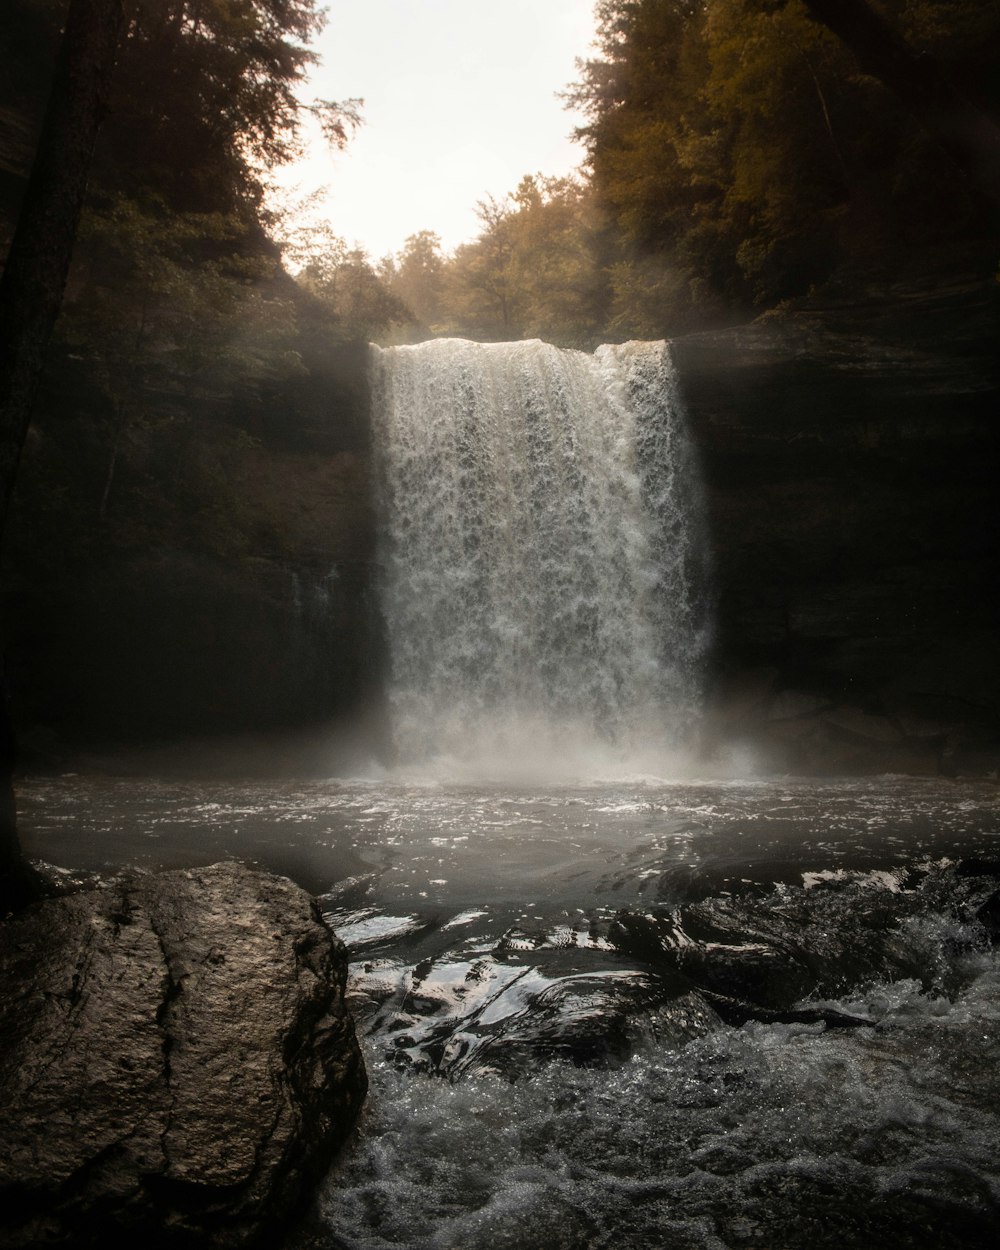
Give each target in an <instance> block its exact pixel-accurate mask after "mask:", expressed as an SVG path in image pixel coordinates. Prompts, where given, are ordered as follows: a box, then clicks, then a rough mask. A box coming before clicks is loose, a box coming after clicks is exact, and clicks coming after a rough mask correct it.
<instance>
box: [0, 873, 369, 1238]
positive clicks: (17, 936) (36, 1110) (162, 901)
mask: <svg viewBox="0 0 1000 1250" xmlns="http://www.w3.org/2000/svg"><path fill="white" fill-rule="evenodd" d="M345 976H346V957H345V953H344V948H343V946H342V944H341V943H340V942H339V941H338V940H337V939H336V938H335V937H334V936H333V934H331V932H330V931H329V929H327V928H326V926H325V925H324V924H323V922H322V920H321V919H320V917H319V913H318V911H317V910H316V908H315V905H314V903H313V902H312V900H311V899H310V898H309V896H308V895H307V894H306V893H305V892H304V891H302V890H301V889H299V888H298V887H297V886H295V885H294V884H293V883H292V882H290V881H287V880H284V879H282V878H276V877H272V876H269V875H267V874H265V873H261V872H256V871H254V870H251V869H249V868H246V867H243V866H241V865H238V864H218V865H215V866H213V867H210V868H202V869H195V870H192V871H186V872H170V873H162V874H158V875H151V876H143V877H136V878H133V879H131V880H129V881H127V882H125V883H119V884H117V885H115V886H109V887H106V888H102V889H99V890H91V891H87V892H82V893H79V894H71V895H66V896H64V897H62V898H58V899H51V900H47V901H45V902H43V903H39V904H36V905H34V906H33V907H31V908H29V909H28V910H27V911H25V912H24V913H22V914H21V915H20V916H19V917H17V918H16V919H14V920H11V921H9V922H7V923H6V924H4V925H0V977H2V982H0V984H2V987H3V993H2V1000H0V1107H2V1108H3V1111H2V1113H0V1247H3V1248H5V1250H7V1248H13V1247H18V1248H19V1250H21V1248H24V1247H31V1246H35V1245H39V1246H40V1245H69V1244H72V1245H74V1246H89V1245H92V1244H93V1245H96V1244H103V1245H109V1244H110V1245H114V1244H119V1242H127V1243H130V1244H144V1245H145V1246H146V1247H154V1246H155V1247H159V1246H164V1247H168V1246H180V1245H183V1246H186V1247H191V1246H222V1247H230V1246H231V1247H237V1246H247V1245H252V1244H255V1243H257V1242H259V1241H261V1240H262V1239H264V1238H267V1237H268V1236H269V1234H273V1232H274V1230H275V1228H276V1226H277V1225H278V1224H279V1222H280V1221H282V1220H283V1219H286V1218H287V1217H288V1216H289V1215H290V1214H291V1213H293V1212H294V1211H295V1210H296V1208H297V1207H299V1206H300V1205H301V1204H302V1202H303V1201H304V1200H305V1199H306V1198H307V1197H308V1194H309V1191H310V1188H311V1186H312V1184H313V1183H314V1182H316V1181H317V1180H318V1179H319V1178H320V1177H321V1176H322V1174H323V1172H324V1171H325V1170H326V1168H327V1167H328V1166H329V1164H330V1161H331V1159H332V1157H333V1155H334V1153H335V1151H336V1150H337V1148H338V1147H339V1146H340V1145H341V1144H342V1143H343V1141H344V1140H345V1138H346V1137H347V1135H348V1133H349V1132H350V1130H351V1128H352V1126H353V1124H354V1120H355V1118H356V1116H357V1112H358V1110H359V1108H360V1106H361V1103H362V1100H363V1098H364V1094H365V1089H366V1078H365V1072H364V1065H363V1061H362V1058H361V1054H360V1051H359V1048H358V1044H357V1040H356V1038H355V1034H354V1026H353V1023H352V1021H351V1019H350V1016H349V1014H348V1013H347V1011H346V1009H345V1007H344V999H343V991H344V981H345Z"/></svg>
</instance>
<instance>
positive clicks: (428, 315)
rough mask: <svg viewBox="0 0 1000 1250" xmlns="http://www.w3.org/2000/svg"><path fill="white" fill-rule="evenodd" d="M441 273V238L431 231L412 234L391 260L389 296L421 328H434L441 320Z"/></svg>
mask: <svg viewBox="0 0 1000 1250" xmlns="http://www.w3.org/2000/svg"><path fill="white" fill-rule="evenodd" d="M444 270H445V258H444V256H443V255H442V252H441V237H440V235H437V234H435V233H434V231H433V230H419V231H418V232H417V233H416V234H411V235H410V236H409V237H408V238H407V240H406V242H405V243H404V244H403V250H402V251H401V252H398V253H397V254H396V256H395V258H394V263H393V268H392V273H391V278H390V281H391V288H392V292H393V294H394V295H395V296H396V297H397V298H398V299H399V300H401V301H402V303H403V304H405V305H406V307H407V308H408V309H409V310H410V313H411V314H412V318H413V320H414V321H416V322H419V323H420V324H421V325H423V326H427V327H433V326H435V325H437V324H438V323H439V322H440V320H441V317H442V312H443V298H444Z"/></svg>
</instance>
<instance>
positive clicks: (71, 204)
mask: <svg viewBox="0 0 1000 1250" xmlns="http://www.w3.org/2000/svg"><path fill="white" fill-rule="evenodd" d="M123 23H124V6H123V0H70V4H69V9H68V11H67V16H66V26H65V30H64V33H63V39H62V45H61V47H60V51H59V59H58V62H57V64H56V68H55V74H54V76H53V80H52V90H51V93H50V96H49V103H48V107H47V109H46V113H45V121H44V123H43V126H42V134H41V137H40V139H39V143H38V151H37V153H36V155H35V162H34V165H33V167H32V171H31V177H30V179H29V181H28V186H27V190H26V191H25V196H24V202H23V204H22V206H21V212H20V215H19V217H18V222H17V229H16V231H15V233H14V239H13V242H12V243H11V247H10V255H9V256H8V258H7V264H6V267H5V268H4V273H3V278H2V280H0V534H2V529H3V525H4V522H5V521H6V517H7V512H8V509H9V507H10V499H11V495H12V494H13V490H14V481H15V479H16V477H17V467H18V463H19V461H20V458H21V449H22V447H23V446H24V439H25V436H26V434H27V432H28V422H29V420H30V418H31V408H32V404H33V402H34V399H35V394H36V392H37V390H38V383H39V381H40V378H41V373H42V366H43V364H44V360H45V353H46V349H47V347H48V342H49V338H50V336H51V334H52V327H53V326H54V325H55V321H56V317H57V316H58V314H59V308H60V305H61V304H62V298H63V292H64V290H65V287H66V276H67V274H68V272H69V263H70V258H71V256H72V252H73V244H74V242H75V240H76V231H77V226H78V224H79V220H80V210H81V208H82V206H83V197H84V194H85V192H86V189H87V177H88V174H89V172H90V162H91V158H92V156H93V151H94V142H95V140H96V138H97V132H98V130H99V129H100V125H101V122H102V120H103V118H104V115H105V112H106V111H107V97H108V88H109V85H110V82H111V74H112V71H113V69H114V61H115V53H116V50H117V47H118V41H119V38H120V37H121V31H122V26H123ZM13 756H14V744H13V733H12V731H11V727H10V722H9V717H8V712H7V704H6V698H5V697H3V695H2V694H0V908H3V909H5V908H7V907H9V906H11V905H13V904H15V903H17V902H18V901H19V899H20V898H21V897H22V896H23V894H24V891H25V888H26V886H25V882H26V879H27V878H26V873H25V870H24V868H23V865H22V863H21V855H20V847H19V844H18V839H17V829H16V824H15V817H14V803H13V792H12V788H11V776H12V771H13Z"/></svg>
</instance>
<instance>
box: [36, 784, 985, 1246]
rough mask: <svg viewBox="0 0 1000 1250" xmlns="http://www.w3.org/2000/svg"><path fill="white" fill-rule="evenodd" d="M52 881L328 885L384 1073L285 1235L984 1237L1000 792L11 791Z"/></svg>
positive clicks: (351, 787) (377, 1073) (294, 787)
mask: <svg viewBox="0 0 1000 1250" xmlns="http://www.w3.org/2000/svg"><path fill="white" fill-rule="evenodd" d="M19 801H20V809H21V821H22V834H23V840H24V843H25V847H26V850H27V852H28V853H29V854H30V855H32V856H34V857H36V858H40V859H43V860H46V861H48V862H51V863H54V864H58V865H60V867H61V868H62V869H63V870H64V871H65V872H66V874H67V876H68V877H69V878H76V879H79V880H87V879H88V878H89V877H90V876H91V874H96V875H98V876H100V877H102V878H103V877H107V876H109V875H112V874H114V873H115V872H117V871H118V870H120V869H121V868H123V867H139V868H144V869H145V868H148V869H151V868H156V867H177V866H184V865H194V864H202V863H208V862H212V861H216V860H220V859H225V858H228V857H237V858H240V859H249V860H254V861H256V862H259V863H261V864H262V865H264V866H266V867H268V868H271V869H274V870H276V871H279V872H283V873H286V874H288V875H290V876H292V877H293V878H295V879H297V880H298V881H300V882H301V883H302V884H303V885H305V886H307V887H308V888H309V889H310V890H312V891H313V892H314V893H316V894H317V895H318V896H319V898H320V904H321V906H322V908H323V910H324V912H325V914H326V915H327V917H328V919H329V920H330V921H331V923H332V924H333V925H334V926H335V927H336V929H337V930H338V932H339V933H340V934H341V936H342V937H343V939H344V940H345V942H347V944H348V947H349V950H350V957H351V981H350V988H349V994H350V1000H351V1003H352V1006H353V1008H354V1011H355V1014H356V1018H357V1021H358V1026H359V1030H360V1032H361V1035H362V1039H363V1044H364V1047H365V1052H366V1059H367V1063H368V1067H369V1073H370V1077H371V1082H372V1089H371V1094H370V1097H369V1103H368V1107H367V1110H366V1112H365V1114H364V1116H363V1119H362V1123H361V1125H360V1127H359V1130H358V1133H357V1135H356V1139H355V1141H354V1142H353V1143H352V1145H351V1146H350V1148H349V1149H348V1150H347V1151H346V1153H345V1155H344V1157H343V1158H342V1160H341V1161H340V1163H339V1164H338V1166H337V1167H336V1169H335V1170H334V1173H333V1175H332V1176H331V1178H330V1180H329V1182H328V1184H327V1185H326V1187H325V1189H324V1191H323V1194H322V1196H321V1198H320V1201H319V1204H318V1206H317V1209H316V1210H315V1211H314V1212H313V1214H312V1216H311V1217H310V1219H309V1221H307V1224H306V1225H305V1226H304V1227H303V1228H302V1229H300V1230H298V1231H297V1232H296V1233H295V1234H294V1236H293V1238H292V1240H291V1242H290V1243H289V1245H290V1250H306V1247H314V1248H317V1250H333V1247H343V1246H349V1247H357V1248H358V1250H360V1248H362V1247H364V1248H365V1250H376V1248H378V1250H381V1248H383V1247H384V1248H388V1247H413V1248H417V1247H421V1248H422V1247H428V1248H430V1247H435V1248H436V1247H441V1248H445V1247H463V1248H472V1247H480V1246H490V1247H511V1248H512V1250H543V1248H544V1250H553V1248H556V1247H566V1248H567V1250H569V1248H573V1250H577V1248H583V1247H587V1248H590V1247H595V1248H596V1247H605V1246H606V1247H609V1248H610V1247H616V1248H617V1250H625V1248H626V1247H627V1248H629V1250H633V1248H634V1250H640V1248H641V1250H645V1248H649V1250H653V1248H655V1247H670V1248H671V1250H688V1248H689V1247H690V1248H691V1250H694V1248H697V1250H720V1248H722V1247H726V1248H729V1247H742V1246H747V1247H760V1248H762V1250H764V1248H766V1250H777V1248H779V1247H782V1248H785V1250H801V1248H803V1247H806V1246H831V1247H833V1246H837V1247H844V1246H849V1247H859V1248H860V1247H865V1248H866V1250H867V1248H868V1247H875V1246H878V1247H921V1248H925V1247H936V1248H941V1250H944V1248H946V1247H949V1248H950V1247H955V1248H956V1250H958V1247H962V1248H967V1247H978V1246H983V1247H986V1246H991V1247H992V1246H993V1245H995V1244H996V1242H997V1236H998V1233H1000V1201H998V1200H1000V1168H998V1160H997V1146H998V1143H1000V1031H998V1028H997V1024H998V1019H1000V995H998V989H1000V963H998V959H997V954H996V949H995V947H994V946H993V945H992V944H991V937H995V936H996V932H997V929H998V928H1000V914H998V913H1000V907H998V905H997V889H998V886H1000V880H998V878H997V876H996V875H994V874H995V873H1000V863H998V862H997V861H998V860H1000V856H998V853H997V852H998V818H997V803H996V787H995V785H993V784H990V783H973V782H948V781H943V780H920V779H913V778H898V777H877V778H867V779H852V780H823V781H813V780H805V779H797V780H792V779H785V778H781V779H726V780H698V779H688V780H684V781H681V782H674V783H666V782H663V781H660V780H657V779H655V778H653V777H633V778H630V779H624V780H616V781H614V782H604V783H600V784H598V783H590V784H579V783H578V784H569V783H567V784H563V785H548V786H543V785H529V784H524V783H521V784H518V785H515V784H513V783H506V784H500V783H497V784H491V785H486V786H483V785H479V786H476V785H472V784H462V785H458V784H454V783H448V782H445V781H442V780H434V779H422V780H421V779H418V778H415V777H411V778H409V779H402V780H401V779H393V778H392V777H387V776H380V777H372V778H369V779H364V780H357V779H346V780H344V779H341V780H327V781H308V782H296V783H287V782H285V783H278V782H259V781H250V782H243V783H235V782H226V783H221V782H220V783H213V782H208V781H204V780H200V781H190V782H187V781H177V780H163V781H152V782H151V781H149V780H148V779H142V780H137V779H132V778H97V777H87V776H74V775H69V776H64V777H59V778H52V779H34V780H28V781H26V782H24V783H23V784H22V786H21V788H20V794H19Z"/></svg>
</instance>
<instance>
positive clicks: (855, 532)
mask: <svg viewBox="0 0 1000 1250" xmlns="http://www.w3.org/2000/svg"><path fill="white" fill-rule="evenodd" d="M998 295H1000V290H998V288H997V285H996V284H995V283H994V282H991V281H989V280H981V281H977V280H975V279H973V278H969V279H967V280H964V281H957V280H952V281H950V282H947V283H936V284H935V285H934V286H933V287H931V286H929V285H928V284H927V283H926V281H925V282H923V283H914V284H912V285H906V284H903V283H897V284H895V285H888V284H887V285H884V286H881V287H870V288H868V289H865V290H859V289H857V288H855V289H853V290H852V291H851V292H850V293H849V294H845V295H844V296H843V297H842V298H838V297H837V296H836V294H833V295H831V296H828V297H827V298H825V299H822V300H820V299H815V300H812V301H801V302H799V303H798V304H797V305H796V306H795V307H794V308H791V309H788V310H786V311H783V312H782V313H781V314H772V315H771V316H769V317H767V318H764V319H761V320H760V321H757V322H755V323H753V324H752V325H748V326H743V327H739V328H736V329H731V330H725V331H722V332H720V333H711V334H694V335H690V336H687V337H685V338H681V339H678V340H676V341H675V342H674V344H673V350H674V358H675V361H676V363H677V366H678V371H679V375H680V378H681V385H682V389H683V393H684V398H685V400H686V403H687V408H688V413H689V418H690V420H691V422H692V426H693V433H694V437H695V440H696V443H697V444H698V446H699V447H700V449H701V453H702V462H703V467H704V472H705V476H706V481H707V486H708V495H709V511H710V518H711V522H710V523H711V530H712V541H713V546H714V551H715V585H716V595H717V605H716V606H717V637H716V645H715V659H714V673H713V690H714V698H713V703H712V713H711V717H710V721H711V723H710V726H709V733H718V734H720V735H722V736H730V737H735V738H737V739H739V738H745V739H746V740H748V741H751V742H753V743H755V744H756V747H757V749H758V752H759V753H760V754H762V755H763V758H764V759H765V760H767V761H768V762H769V763H772V764H773V765H775V766H778V767H788V768H792V769H793V770H794V769H798V770H803V771H815V770H820V771H824V770H829V771H836V770H840V769H843V770H849V771H855V770H863V771H869V770H873V771H881V770H893V769H901V770H916V771H930V772H939V771H943V772H959V773H963V772H968V773H972V774H984V773H985V774H989V773H991V772H993V773H995V771H996V769H997V766H998V762H1000V758H998V752H997V743H998V739H1000V651H998V646H997V643H998V636H997V608H998V591H997V568H998V563H997V555H998V550H997V548H998V525H997V520H998V518H997V492H996V482H997V419H998V414H1000V402H998V401H1000V376H998V352H997V343H998V341H1000V340H998V337H997V330H998V327H1000V319H998Z"/></svg>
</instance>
